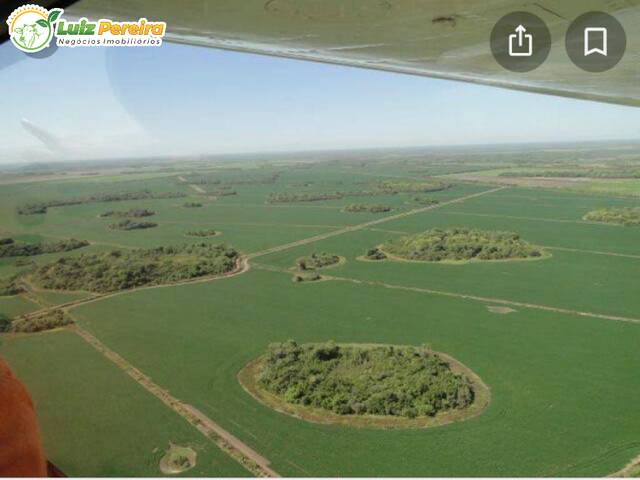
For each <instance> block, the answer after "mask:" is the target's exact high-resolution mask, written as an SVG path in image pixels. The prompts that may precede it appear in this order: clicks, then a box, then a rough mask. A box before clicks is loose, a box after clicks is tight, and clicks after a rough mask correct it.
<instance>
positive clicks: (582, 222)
mask: <svg viewBox="0 0 640 480" xmlns="http://www.w3.org/2000/svg"><path fill="white" fill-rule="evenodd" d="M447 215H467V216H471V217H494V218H509V219H512V220H531V221H534V222H551V223H575V224H578V225H602V226H604V227H618V228H619V227H622V226H624V225H617V224H614V223H604V222H588V221H586V220H565V219H562V218H543V217H519V216H516V215H503V214H500V213H470V212H447Z"/></svg>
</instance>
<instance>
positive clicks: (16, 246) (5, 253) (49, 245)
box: [0, 238, 89, 258]
mask: <svg viewBox="0 0 640 480" xmlns="http://www.w3.org/2000/svg"><path fill="white" fill-rule="evenodd" d="M7 240H10V242H8V241H7ZM3 241H4V242H5V243H0V258H5V257H31V256H34V255H43V254H45V253H58V252H69V251H71V250H76V249H78V248H82V247H86V246H87V245H89V242H87V241H86V240H76V239H75V238H70V239H69V240H60V241H57V242H40V243H24V242H16V241H14V240H13V239H11V238H9V239H7V238H5V239H3Z"/></svg>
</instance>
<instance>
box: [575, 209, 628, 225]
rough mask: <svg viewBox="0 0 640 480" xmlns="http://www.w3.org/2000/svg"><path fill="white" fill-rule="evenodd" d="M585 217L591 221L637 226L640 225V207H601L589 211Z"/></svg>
mask: <svg viewBox="0 0 640 480" xmlns="http://www.w3.org/2000/svg"><path fill="white" fill-rule="evenodd" d="M584 219H585V220H587V221H590V222H603V223H615V224H618V225H626V226H636V225H640V207H611V208H601V209H598V210H594V211H592V212H589V213H587V214H586V215H585V216H584Z"/></svg>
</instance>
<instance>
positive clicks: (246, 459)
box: [69, 323, 280, 477]
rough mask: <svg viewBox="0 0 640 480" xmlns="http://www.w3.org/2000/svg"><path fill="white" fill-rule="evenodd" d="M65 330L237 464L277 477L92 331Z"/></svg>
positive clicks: (250, 452) (233, 438) (261, 460)
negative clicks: (77, 337)
mask: <svg viewBox="0 0 640 480" xmlns="http://www.w3.org/2000/svg"><path fill="white" fill-rule="evenodd" d="M69 330H71V331H73V332H75V333H76V334H78V335H79V336H80V337H81V338H82V339H83V340H84V341H86V342H87V343H88V344H89V345H91V346H92V347H93V348H94V349H96V350H97V351H98V352H99V353H101V354H102V355H103V356H104V357H105V358H106V359H108V360H109V361H111V362H112V363H114V364H115V365H116V366H117V367H118V368H120V369H121V370H123V371H124V372H125V373H126V374H127V375H129V376H130V377H131V378H132V379H133V380H135V381H136V382H137V383H138V384H139V385H140V386H142V387H143V388H144V389H145V390H147V391H148V392H149V393H151V394H152V395H153V396H155V397H156V398H158V399H159V400H160V401H161V402H162V403H164V404H165V405H166V406H168V407H169V408H171V410H173V411H174V412H176V413H177V414H178V415H180V416H181V417H182V418H184V419H185V420H186V421H187V422H189V423H190V424H191V425H192V426H193V427H195V428H196V429H197V430H198V431H199V432H200V433H202V434H203V435H204V436H205V437H207V438H208V439H210V440H213V439H216V438H217V440H218V441H217V442H216V445H217V446H218V447H219V448H220V449H221V450H222V451H224V452H225V453H227V454H228V455H230V456H231V457H232V458H233V459H234V460H236V461H237V462H238V463H240V464H241V465H242V466H243V467H244V468H246V469H247V470H249V471H250V472H251V473H253V474H254V475H257V476H261V477H279V476H280V475H278V473H276V472H275V471H274V470H273V469H271V468H270V467H269V465H270V463H271V462H269V460H267V459H266V458H265V457H263V456H262V455H260V454H259V453H258V452H256V451H255V450H253V449H252V448H251V447H249V446H248V445H246V444H245V443H244V442H242V441H241V440H240V439H239V438H237V437H236V436H234V435H233V434H232V433H230V432H228V431H227V430H225V429H224V428H222V427H221V426H220V425H219V424H217V423H216V422H214V421H213V420H211V419H210V418H209V417H207V416H206V415H205V414H204V413H202V412H201V411H200V410H198V409H197V408H195V407H194V406H192V405H189V404H187V403H184V402H182V401H181V400H179V399H178V398H176V397H174V396H173V395H171V394H170V393H169V392H168V391H167V390H165V389H164V388H162V387H160V386H159V385H158V384H157V383H155V382H154V381H153V380H151V378H150V377H148V376H147V375H145V374H144V373H142V372H141V371H140V370H138V369H137V368H136V367H134V366H133V365H132V364H130V363H129V362H128V361H127V360H125V359H124V358H123V357H122V356H120V355H119V354H118V353H116V352H114V351H113V350H111V349H110V348H109V347H107V346H106V345H105V344H104V343H102V342H101V341H100V340H98V338H97V337H95V336H94V335H93V334H91V333H90V332H88V331H87V330H85V329H83V328H81V327H79V326H78V324H77V323H76V324H74V325H71V326H70V327H69Z"/></svg>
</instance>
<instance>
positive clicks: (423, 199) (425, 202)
mask: <svg viewBox="0 0 640 480" xmlns="http://www.w3.org/2000/svg"><path fill="white" fill-rule="evenodd" d="M412 200H413V201H414V202H415V203H417V204H420V205H423V206H425V207H426V206H429V205H437V204H438V203H440V201H439V200H436V199H434V198H427V197H413V199H412Z"/></svg>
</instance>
